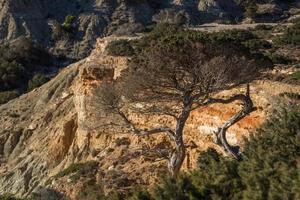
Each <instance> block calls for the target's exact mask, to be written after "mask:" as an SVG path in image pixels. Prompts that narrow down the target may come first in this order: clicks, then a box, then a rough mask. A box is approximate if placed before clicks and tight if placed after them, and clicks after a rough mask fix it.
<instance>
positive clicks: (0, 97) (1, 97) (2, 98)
mask: <svg viewBox="0 0 300 200" xmlns="http://www.w3.org/2000/svg"><path fill="white" fill-rule="evenodd" d="M18 96H19V92H18V91H17V90H12V91H5V92H0V105H1V104H4V103H7V102H8V101H10V100H11V99H14V98H16V97H18Z"/></svg>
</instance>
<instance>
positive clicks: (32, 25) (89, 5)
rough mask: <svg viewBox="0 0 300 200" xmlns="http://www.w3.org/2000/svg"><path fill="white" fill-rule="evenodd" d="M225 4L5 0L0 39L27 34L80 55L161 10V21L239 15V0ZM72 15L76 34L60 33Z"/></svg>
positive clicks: (142, 24) (149, 19) (196, 20)
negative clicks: (59, 26) (58, 27)
mask: <svg viewBox="0 0 300 200" xmlns="http://www.w3.org/2000/svg"><path fill="white" fill-rule="evenodd" d="M226 2H227V1H226ZM224 5H225V4H224V3H222V2H220V1H203V0H188V1H177V0H174V1H172V0H164V1H148V0H143V1H127V0H87V1H85V0H77V1H69V0H44V1H40V0H29V1H24V0H1V2H0V41H1V42H7V41H11V40H14V39H16V38H18V37H19V36H27V37H30V38H32V39H33V40H35V41H37V42H38V43H39V44H42V45H43V46H44V47H46V48H48V49H49V50H50V51H51V52H52V53H54V54H57V55H65V56H68V57H70V58H75V59H79V58H84V57H86V56H88V55H89V53H90V50H91V49H93V45H94V43H95V41H96V39H97V38H98V37H101V36H105V35H110V34H113V33H116V34H125V35H126V34H133V33H135V32H139V31H143V30H144V28H145V26H147V25H149V24H151V23H152V22H153V20H152V19H153V18H155V16H156V15H160V17H159V21H162V22H170V21H171V22H174V19H173V18H174V16H173V14H175V17H176V13H184V15H185V16H186V19H185V21H184V23H194V24H199V23H201V22H205V21H206V22H207V20H208V19H210V20H213V19H214V18H222V17H224V16H225V17H226V16H233V17H235V16H240V14H241V12H240V9H239V8H237V6H236V4H235V3H234V1H230V2H229V3H226V6H224ZM165 9H167V10H170V9H171V11H172V12H171V13H172V14H170V12H166V13H167V14H164V13H165V12H164V11H165ZM168 13H169V14H168ZM67 15H72V16H74V17H75V23H74V30H72V34H71V36H68V37H61V38H56V37H57V35H59V36H61V35H60V34H61V33H57V30H55V26H56V25H57V24H63V22H64V19H65V17H66V16H67ZM206 15H207V16H206ZM211 15H213V16H214V17H213V18H211V17H212V16H211ZM170 18H172V19H170ZM156 19H157V18H156ZM54 34H56V36H55V37H53V35H54Z"/></svg>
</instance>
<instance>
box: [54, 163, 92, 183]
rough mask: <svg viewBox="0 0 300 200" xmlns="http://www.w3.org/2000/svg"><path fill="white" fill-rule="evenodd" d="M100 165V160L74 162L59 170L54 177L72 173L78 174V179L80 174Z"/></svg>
mask: <svg viewBox="0 0 300 200" xmlns="http://www.w3.org/2000/svg"><path fill="white" fill-rule="evenodd" d="M97 166H98V162H96V161H88V162H85V163H73V164H71V165H70V166H69V167H68V168H66V169H65V170H63V171H61V172H59V173H58V174H57V175H55V176H54V178H60V177H64V176H68V175H70V174H74V175H76V179H77V178H79V177H80V175H82V174H85V173H88V172H91V170H93V169H95V168H96V167H97Z"/></svg>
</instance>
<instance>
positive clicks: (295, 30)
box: [274, 19, 300, 45]
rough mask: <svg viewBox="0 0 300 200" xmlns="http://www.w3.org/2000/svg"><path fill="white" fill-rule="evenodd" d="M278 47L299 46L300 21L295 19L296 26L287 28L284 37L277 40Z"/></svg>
mask: <svg viewBox="0 0 300 200" xmlns="http://www.w3.org/2000/svg"><path fill="white" fill-rule="evenodd" d="M274 42H275V44H277V45H285V44H290V45H299V44H300V19H295V20H294V24H293V25H292V26H291V27H289V28H287V30H286V31H285V32H284V34H283V35H282V36H279V37H277V38H275V40H274Z"/></svg>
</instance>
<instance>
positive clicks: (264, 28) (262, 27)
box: [255, 24, 273, 31]
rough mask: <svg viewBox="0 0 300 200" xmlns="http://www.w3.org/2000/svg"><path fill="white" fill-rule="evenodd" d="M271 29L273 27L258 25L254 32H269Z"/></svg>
mask: <svg viewBox="0 0 300 200" xmlns="http://www.w3.org/2000/svg"><path fill="white" fill-rule="evenodd" d="M272 29H273V26H271V25H266V24H259V25H257V26H256V27H255V30H258V31H270V30H272Z"/></svg>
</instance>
